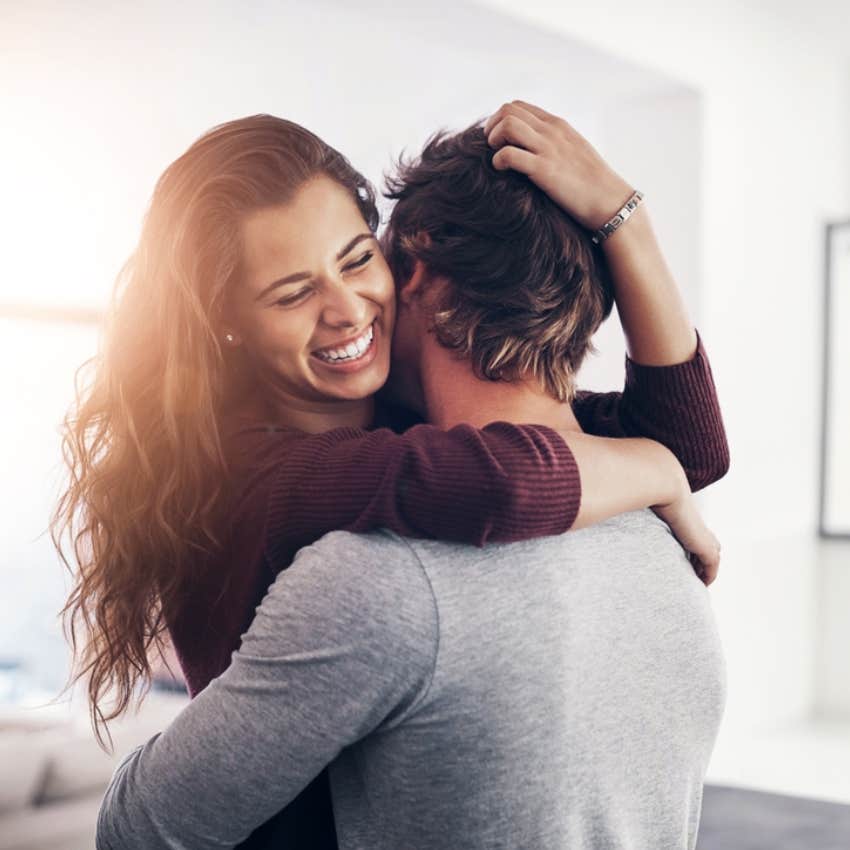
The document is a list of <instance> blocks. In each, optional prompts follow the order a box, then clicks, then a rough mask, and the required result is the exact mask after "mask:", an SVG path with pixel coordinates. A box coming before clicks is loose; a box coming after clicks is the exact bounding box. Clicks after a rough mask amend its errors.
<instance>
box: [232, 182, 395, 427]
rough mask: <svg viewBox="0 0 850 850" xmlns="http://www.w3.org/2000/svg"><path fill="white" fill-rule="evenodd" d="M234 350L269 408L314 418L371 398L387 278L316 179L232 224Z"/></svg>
mask: <svg viewBox="0 0 850 850" xmlns="http://www.w3.org/2000/svg"><path fill="white" fill-rule="evenodd" d="M242 242H243V264H242V272H243V274H242V276H241V280H240V282H239V285H238V286H237V287H236V292H235V293H234V298H233V300H232V302H231V304H232V307H233V309H234V316H235V319H236V321H235V322H234V323H233V324H234V325H235V330H236V337H237V338H236V342H237V344H240V345H242V346H243V347H244V349H245V351H246V352H247V354H248V356H249V357H250V359H251V361H252V362H253V363H254V365H255V366H256V367H257V368H258V369H259V371H260V377H261V379H262V380H263V383H265V384H266V385H267V386H268V387H269V389H271V390H272V392H273V393H274V395H275V398H276V400H277V402H278V403H282V404H283V405H284V406H287V405H289V406H292V407H293V408H294V409H300V410H316V411H321V410H324V409H326V408H327V403H328V402H330V403H335V402H351V401H357V400H361V399H367V398H369V397H371V396H372V395H373V394H374V393H375V392H376V391H377V390H379V389H380V388H381V387H382V386H383V384H384V383H385V381H386V380H387V376H388V373H389V368H390V341H391V339H392V331H393V322H394V320H395V290H394V286H393V279H392V275H391V274H390V270H389V267H388V266H387V263H386V261H385V260H384V256H383V254H382V253H381V251H380V248H379V245H378V241H377V239H376V238H375V237H374V236H373V234H372V232H371V231H370V230H369V227H368V225H367V224H366V222H365V220H364V219H363V216H362V214H361V213H360V210H359V209H358V207H357V204H356V203H355V201H354V200H353V198H352V197H351V195H350V194H349V192H348V191H347V190H346V189H344V188H343V187H342V186H340V185H339V184H338V183H337V182H336V181H334V180H332V179H330V178H329V177H325V176H318V177H315V178H313V179H312V180H310V181H308V182H307V183H305V184H304V186H302V187H301V188H300V189H299V190H298V192H297V193H296V195H295V196H294V197H293V199H292V201H290V202H289V203H287V204H283V205H281V206H275V207H269V208H266V209H262V210H259V211H257V212H254V213H252V214H251V215H249V216H248V217H246V218H245V219H244V220H243V222H242Z"/></svg>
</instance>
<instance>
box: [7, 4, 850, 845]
mask: <svg viewBox="0 0 850 850" xmlns="http://www.w3.org/2000/svg"><path fill="white" fill-rule="evenodd" d="M0 81H2V85H0V123H1V124H2V133H0V240H1V241H2V276H0V362H2V367H0V399H2V411H3V415H2V419H0V469H2V472H3V481H4V483H5V489H3V490H1V491H0V850H90V849H91V847H92V846H93V834H94V818H95V815H96V812H97V808H98V804H99V801H100V797H101V795H102V793H103V790H104V788H105V785H106V783H107V782H108V779H109V776H110V774H111V771H112V768H113V766H114V763H115V759H116V758H117V757H118V756H120V754H122V753H123V752H126V751H127V749H129V748H130V747H131V746H133V745H134V744H135V743H139V742H141V741H143V740H146V739H147V738H148V737H149V736H150V735H151V734H153V732H155V731H157V730H158V729H159V728H161V727H162V725H164V724H166V723H167V722H168V720H169V719H170V717H172V716H173V715H174V714H175V713H176V712H177V711H179V710H180V707H181V706H182V705H183V704H184V701H185V699H186V698H185V696H184V695H183V694H182V693H180V691H179V688H178V689H177V690H175V689H174V688H169V687H168V683H167V682H166V683H164V684H163V685H162V686H161V687H159V688H157V689H155V690H154V691H153V692H152V693H151V694H150V695H149V697H148V698H147V700H146V701H145V702H144V703H143V705H142V709H141V711H140V713H139V714H138V715H133V714H131V715H129V716H128V717H126V718H125V719H123V720H121V721H120V722H117V723H116V724H115V725H114V736H115V754H114V756H112V757H108V756H106V755H105V754H104V753H103V752H102V751H101V750H100V749H99V748H98V746H97V744H96V743H95V741H94V737H93V735H92V733H91V730H90V728H89V725H88V716H87V710H86V706H85V704H84V701H83V699H82V695H81V694H77V695H74V696H73V697H71V696H69V695H64V696H63V697H61V698H60V699H58V700H57V699H56V696H57V694H58V693H59V692H60V690H61V689H62V687H63V685H64V683H65V680H66V677H67V675H68V669H69V652H68V648H67V645H66V643H65V641H64V639H63V636H62V632H61V628H60V624H59V621H58V619H57V612H58V611H59V609H60V608H61V607H62V604H63V602H64V598H65V595H66V594H67V592H68V588H69V586H70V585H69V581H68V577H67V574H66V572H65V570H64V568H63V567H62V565H61V563H60V561H59V559H58V557H57V554H56V552H55V550H54V548H53V546H52V543H51V541H50V537H49V535H48V534H47V532H46V529H47V523H48V519H49V514H50V511H51V509H52V507H53V504H54V500H55V497H56V494H57V493H58V490H59V486H60V483H61V480H62V473H63V469H62V465H61V456H60V442H59V424H60V422H61V419H62V417H63V415H64V413H65V411H66V409H67V407H68V405H69V403H70V402H71V400H72V397H73V387H74V373H75V370H76V369H77V368H78V367H79V366H80V365H81V364H82V363H83V361H85V360H86V359H87V358H89V357H91V356H92V355H94V354H95V353H96V351H97V347H98V335H99V322H100V319H101V316H102V314H103V311H104V310H105V308H106V307H107V304H108V300H109V297H110V292H111V288H112V284H113V281H114V279H115V277H116V274H117V272H118V271H119V269H120V267H121V265H122V263H123V262H124V260H125V259H126V258H127V256H128V255H129V254H130V252H131V251H132V250H133V247H134V243H135V240H136V239H137V237H138V234H139V230H140V225H141V221H142V216H143V214H144V211H145V208H146V205H147V202H148V199H149V197H150V195H151V192H152V190H153V186H154V183H155V181H156V179H157V177H158V176H159V174H160V173H161V172H162V170H163V169H164V168H165V166H166V165H167V164H168V163H170V162H171V161H172V160H174V159H175V158H176V157H177V156H178V155H179V154H180V153H182V152H183V151H184V150H185V149H186V148H187V147H188V145H189V144H190V143H191V142H192V141H193V140H194V139H195V138H197V137H198V136H199V135H200V134H201V133H202V132H203V131H205V130H206V129H208V128H209V127H211V126H213V125H215V124H218V123H221V122H223V121H226V120H230V119H232V118H236V117H240V116H245V115H249V114H253V113H258V112H270V113H273V114H276V115H280V116H283V117H287V118H291V119H293V120H294V121H297V122H299V123H302V124H304V125H305V126H306V127H309V128H310V129H312V130H313V131H315V132H316V133H318V134H319V135H320V136H322V137H323V138H324V139H326V140H327V141H328V142H329V143H330V144H332V145H334V146H335V147H337V148H339V149H340V150H341V151H342V152H344V153H345V154H346V155H347V156H348V157H349V158H350V159H351V160H352V162H353V163H354V165H355V166H356V167H357V168H359V169H360V170H361V171H362V172H364V173H365V174H366V175H367V176H368V177H370V178H371V179H372V180H373V181H374V182H376V183H377V184H379V185H380V182H381V175H382V173H383V172H384V171H385V170H386V169H388V168H389V167H390V166H391V164H392V161H393V157H395V156H397V155H398V154H399V153H400V152H401V151H402V150H403V149H407V150H410V151H416V150H418V148H419V147H420V146H421V145H422V143H423V142H424V140H425V138H426V137H427V136H428V135H429V134H430V133H431V132H433V131H434V130H436V129H437V128H440V127H449V128H461V127H464V126H466V125H468V124H470V123H472V122H473V121H474V120H476V119H478V118H483V117H484V116H486V115H487V114H489V113H490V112H492V111H493V110H495V109H496V108H497V107H498V106H499V105H500V104H501V103H502V102H504V101H506V100H510V99H513V98H521V99H524V100H528V101H531V102H534V103H539V104H540V105H541V106H543V107H544V108H545V109H547V110H549V111H551V112H554V113H556V114H559V115H562V116H563V117H565V118H566V119H567V120H568V121H570V122H571V123H572V124H573V125H574V126H575V127H576V128H577V129H578V130H579V131H580V132H581V133H582V134H584V135H585V136H587V137H588V138H589V139H590V141H591V142H592V143H593V144H594V145H596V146H597V147H598V148H599V149H600V151H601V152H602V154H603V155H604V156H605V157H606V159H607V160H608V161H609V162H610V163H611V164H612V165H613V166H614V168H615V169H616V170H617V171H619V172H620V173H621V174H622V175H623V176H624V177H625V178H626V179H627V180H629V181H630V182H631V183H632V184H633V185H635V186H636V187H638V188H640V189H641V190H642V191H643V192H644V193H645V194H646V197H647V200H648V201H649V202H650V203H651V207H652V214H653V218H654V221H655V224H656V229H657V231H658V233H659V236H660V240H661V243H662V246H663V248H664V251H665V254H666V256H667V258H668V261H669V263H670V265H671V267H672V268H673V270H674V272H675V275H676V277H677V280H678V281H679V284H680V286H681V288H682V290H683V292H684V295H685V299H686V301H687V303H688V306H689V308H690V312H691V315H692V317H693V320H694V322H695V324H696V326H697V328H698V329H699V330H700V332H701V335H702V337H703V339H704V341H705V344H706V347H707V350H708V352H709V354H710V357H711V362H712V366H713V371H714V376H715V379H716V382H717V387H718V392H719V395H720V401H721V405H722V409H723V414H724V419H725V423H726V427H727V430H728V435H729V442H730V446H731V455H732V466H731V469H730V471H729V473H728V474H727V475H726V477H725V478H724V479H723V480H721V481H720V482H719V483H717V484H715V485H714V486H712V487H711V488H709V490H708V491H707V492H705V493H704V494H701V495H700V497H699V498H700V505H701V507H702V509H703V511H704V514H705V517H706V519H707V521H708V524H709V526H710V527H711V528H712V529H713V530H714V532H715V533H716V534H717V535H718V537H719V538H720V540H721V543H722V546H723V559H722V565H721V571H720V577H719V579H718V581H717V582H716V583H715V584H714V585H713V586H712V587H711V589H710V594H711V598H712V602H713V605H714V610H715V612H716V616H717V619H718V623H719V627H720V632H721V636H722V639H723V644H724V648H725V652H726V660H727V670H728V687H729V697H728V703H727V707H726V712H725V717H724V722H723V726H722V728H721V731H720V736H719V739H718V741H717V745H716V748H715V753H714V757H713V760H712V763H711V765H710V768H709V777H708V779H709V783H710V784H709V787H708V789H707V790H706V796H705V805H704V816H703V831H702V835H701V839H700V848H701V850H719V848H732V847H736V848H771V850H782V848H806V850H818V848H832V847H835V848H838V847H844V848H847V847H850V654H848V652H847V647H848V646H850V616H848V615H850V439H848V435H850V3H848V2H847V0H808V2H805V3H803V2H801V0H736V2H732V0H713V2H710V3H709V2H707V0H703V2H696V0H687V2H682V3H676V4H671V3H666V2H661V0H644V2H642V3H634V2H626V0H610V2H607V3H604V4H591V3H579V2H572V1H571V0H567V2H557V3H555V2H542V0H524V2H522V3H518V2H515V0H478V2H471V0H452V1H451V2H449V1H448V0H436V2H428V3H415V2H410V0H404V2H392V3H391V2H380V0H361V2H358V3H345V2H342V0H314V2H259V0H258V2H236V0H219V2H208V3H201V2H195V0H189V2H184V3H179V4H175V3H165V2H161V0H154V1H153V2H148V3H142V4H136V3H125V2H116V0H112V2H108V0H88V2H82V3H73V4H71V3H61V2H56V0H53V2H49V0H31V2H27V3H16V2H9V0H5V2H0ZM597 347H598V348H599V350H600V353H599V354H598V355H597V356H595V357H594V358H593V359H592V362H590V363H589V364H587V366H586V368H585V370H584V373H583V375H582V380H581V384H582V385H583V386H585V387H587V388H591V389H614V388H619V387H620V386H621V384H622V380H623V354H624V351H625V346H624V341H623V337H622V333H621V332H620V330H619V326H618V324H617V321H616V318H612V320H610V321H609V322H608V323H607V325H606V326H604V327H603V329H602V330H601V331H600V333H599V335H598V339H597ZM699 710H700V707H699V706H694V711H699Z"/></svg>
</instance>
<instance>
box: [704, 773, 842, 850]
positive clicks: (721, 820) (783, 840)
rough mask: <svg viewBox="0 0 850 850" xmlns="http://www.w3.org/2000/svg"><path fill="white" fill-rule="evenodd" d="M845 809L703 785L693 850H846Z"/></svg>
mask: <svg viewBox="0 0 850 850" xmlns="http://www.w3.org/2000/svg"><path fill="white" fill-rule="evenodd" d="M847 848H850V806H848V805H843V804H840V803H826V802H823V801H821V800H810V799H807V798H805V797H789V796H786V795H778V794H768V793H765V792H762V791H747V790H743V789H740V788H724V787H720V786H715V785H709V786H707V787H706V788H705V793H704V795H703V808H702V820H701V824H700V833H699V840H698V842H697V850H847Z"/></svg>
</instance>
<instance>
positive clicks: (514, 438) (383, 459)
mask: <svg viewBox="0 0 850 850" xmlns="http://www.w3.org/2000/svg"><path fill="white" fill-rule="evenodd" d="M580 502H581V481H580V478H579V471H578V466H577V465H576V461H575V458H574V457H573V454H572V452H571V451H570V448H569V446H568V445H567V444H566V442H565V441H564V440H563V439H562V438H561V437H560V436H559V435H558V434H557V432H555V431H553V430H552V429H550V428H546V427H543V426H536V425H511V424H508V423H505V422H495V423H491V424H490V425H487V426H486V427H484V428H482V429H477V428H473V427H471V426H469V425H458V426H456V427H454V428H451V429H449V430H447V431H444V430H441V429H439V428H436V427H434V426H431V425H415V426H413V427H412V428H410V429H408V430H407V431H405V432H404V433H403V434H396V433H395V432H393V431H391V430H390V429H388V428H380V429H377V430H375V431H362V430H358V429H353V428H337V429H335V430H333V431H328V432H326V433H324V434H316V435H310V436H306V437H301V438H300V439H298V440H296V441H289V442H288V443H287V444H286V446H285V449H282V450H281V457H280V460H279V462H278V463H276V464H275V468H274V472H273V480H272V482H271V485H270V489H269V498H268V517H267V525H266V529H267V537H266V539H267V541H268V543H267V553H268V557H269V558H270V560H271V562H272V563H288V561H289V559H290V558H291V556H292V554H294V552H295V551H296V550H297V549H298V548H300V547H301V546H304V545H307V544H308V543H311V542H312V541H314V540H316V539H317V538H319V537H321V536H322V535H323V534H325V533H327V532H329V531H333V530H335V529H339V530H342V531H353V532H363V531H368V530H370V529H376V528H388V529H390V530H391V531H394V532H396V533H397V534H401V535H404V536H408V537H426V538H434V539H440V540H450V541H457V542H465V543H472V544H476V545H478V546H483V545H484V544H485V543H487V542H488V541H494V542H495V541H499V542H508V541H514V540H524V539H530V538H533V537H542V536H546V535H551V534H560V533H562V532H564V531H566V530H567V529H569V528H570V527H571V526H572V524H573V522H574V521H575V518H576V515H577V514H578V510H579V505H580Z"/></svg>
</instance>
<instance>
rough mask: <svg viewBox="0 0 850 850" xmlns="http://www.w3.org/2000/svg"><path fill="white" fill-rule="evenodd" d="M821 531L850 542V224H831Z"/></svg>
mask: <svg viewBox="0 0 850 850" xmlns="http://www.w3.org/2000/svg"><path fill="white" fill-rule="evenodd" d="M819 531H820V535H821V537H829V538H842V539H848V540H850V221H842V222H833V223H831V224H828V225H827V226H826V268H825V280H824V326H823V409H822V435H821V475H820V519H819Z"/></svg>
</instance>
